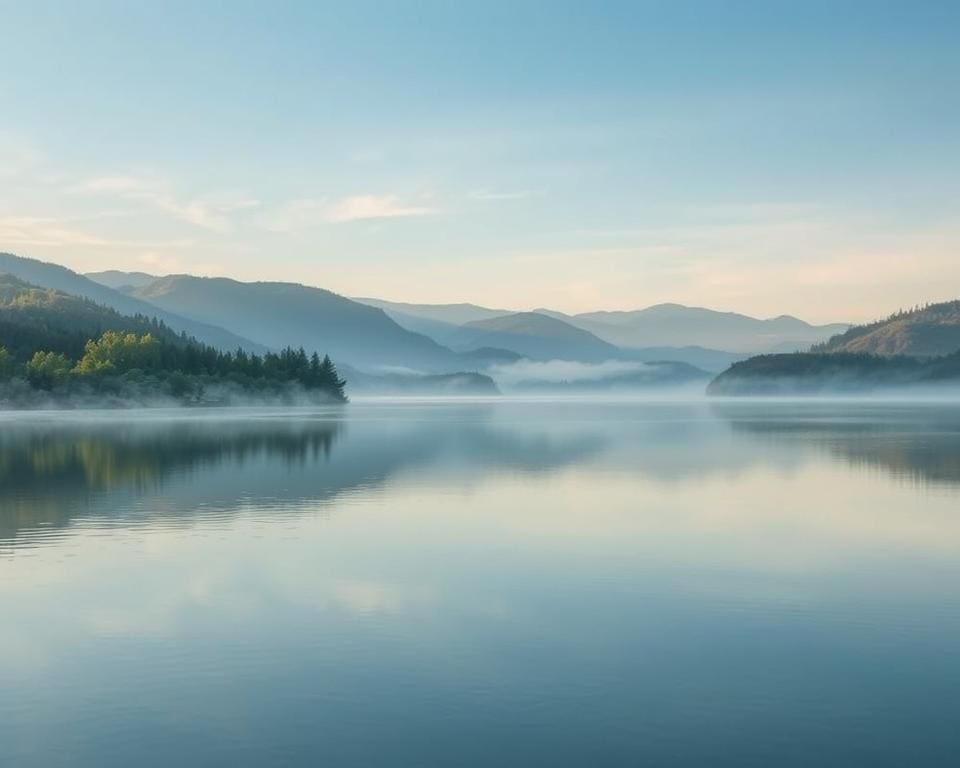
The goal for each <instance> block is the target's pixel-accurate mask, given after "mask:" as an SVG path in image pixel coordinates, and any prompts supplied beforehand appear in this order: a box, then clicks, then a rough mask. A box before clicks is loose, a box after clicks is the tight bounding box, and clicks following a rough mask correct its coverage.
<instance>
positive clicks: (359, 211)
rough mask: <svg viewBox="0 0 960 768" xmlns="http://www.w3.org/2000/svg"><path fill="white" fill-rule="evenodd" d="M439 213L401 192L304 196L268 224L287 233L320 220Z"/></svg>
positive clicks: (393, 217) (271, 218) (276, 230)
mask: <svg viewBox="0 0 960 768" xmlns="http://www.w3.org/2000/svg"><path fill="white" fill-rule="evenodd" d="M436 212H437V210H436V208H433V207H431V206H428V205H425V204H423V203H419V202H417V203H415V202H407V201H404V200H402V199H401V198H400V197H399V196H397V195H354V196H351V197H344V198H341V199H339V200H331V199H329V198H326V197H320V198H302V199H300V200H293V201H291V202H289V203H287V204H286V205H284V206H282V207H281V208H280V209H279V210H278V211H276V212H275V213H274V214H273V215H271V216H269V217H267V219H266V221H265V227H266V228H267V229H269V230H271V231H274V232H287V231H290V230H294V229H299V228H302V227H309V226H313V225H316V224H318V223H327V224H342V223H345V222H351V221H364V220H369V219H399V218H409V217H415V216H429V215H431V214H434V213H436Z"/></svg>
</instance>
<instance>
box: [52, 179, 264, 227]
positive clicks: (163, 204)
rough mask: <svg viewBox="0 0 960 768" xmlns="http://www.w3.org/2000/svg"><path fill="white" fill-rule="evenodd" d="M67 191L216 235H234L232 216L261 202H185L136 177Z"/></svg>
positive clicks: (228, 198)
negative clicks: (108, 198)
mask: <svg viewBox="0 0 960 768" xmlns="http://www.w3.org/2000/svg"><path fill="white" fill-rule="evenodd" d="M67 191H68V192H72V193H77V194H93V195H112V196H115V197H119V198H121V199H124V200H137V201H142V202H145V203H147V204H149V205H152V206H153V207H155V208H157V209H158V210H160V211H163V212H165V213H168V214H170V215H171V216H173V217H175V218H177V219H181V220H182V221H186V222H189V223H190V224H194V225H196V226H198V227H202V228H203V229H209V230H211V231H213V232H228V231H230V230H231V229H232V224H233V222H232V221H231V215H232V214H234V213H236V212H238V211H243V210H248V209H251V208H256V207H258V206H259V205H260V201H259V200H256V199H253V198H251V197H249V196H245V195H239V194H236V193H221V194H219V195H211V196H206V197H201V198H196V199H192V200H186V201H183V200H180V199H178V197H177V196H176V195H174V194H173V193H171V192H170V191H169V189H167V187H166V186H165V185H164V184H162V183H160V182H156V181H152V180H149V179H143V178H139V177H135V176H100V177H96V178H93V179H88V180H86V181H84V182H81V183H79V184H75V185H73V186H71V187H70V188H68V190H67Z"/></svg>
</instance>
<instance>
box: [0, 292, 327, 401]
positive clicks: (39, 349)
mask: <svg viewBox="0 0 960 768" xmlns="http://www.w3.org/2000/svg"><path fill="white" fill-rule="evenodd" d="M19 369H22V370H23V371H24V372H25V373H26V379H27V383H28V384H29V387H27V386H26V383H25V384H24V385H23V387H24V388H25V389H24V390H23V391H21V390H20V389H17V388H13V389H11V387H10V386H5V388H4V391H3V392H0V399H6V400H7V402H8V403H9V402H12V401H16V402H19V403H22V402H27V403H29V397H28V396H29V392H30V390H31V388H32V389H33V390H37V389H41V390H45V391H47V392H50V393H51V394H52V395H53V396H56V397H62V398H63V399H66V400H69V399H70V398H71V397H73V396H80V397H82V398H84V399H85V401H92V403H93V404H95V403H96V402H98V401H99V400H112V401H115V402H123V401H125V400H131V399H132V400H134V401H149V400H151V399H155V398H156V397H157V396H158V395H159V396H162V397H171V398H174V399H176V400H179V401H181V402H217V398H218V397H219V398H221V401H223V400H228V401H229V400H230V398H235V399H236V398H239V397H243V396H254V397H260V396H263V397H269V398H271V399H277V398H279V399H282V400H287V401H294V400H295V399H296V398H298V397H299V396H301V395H303V394H304V393H306V394H308V395H313V396H320V397H321V398H326V399H330V400H334V401H341V402H342V401H344V400H346V397H345V395H344V391H343V388H344V385H345V383H346V382H344V381H343V380H341V379H340V377H339V375H338V373H337V369H336V366H335V365H334V364H333V362H332V361H331V360H330V358H329V357H324V358H323V359H321V358H320V356H319V355H318V354H316V353H314V354H313V355H312V356H311V357H308V356H307V354H306V352H305V351H304V350H303V349H302V348H301V349H293V348H291V347H287V348H286V349H284V350H282V351H281V352H279V353H273V352H269V353H267V354H265V355H263V356H259V355H254V354H248V353H247V352H245V351H243V350H242V349H238V350H237V351H236V352H235V353H229V352H226V353H225V352H221V351H220V350H217V349H215V348H213V347H208V346H206V345H204V344H201V343H199V342H197V341H196V340H195V339H192V338H190V337H188V336H187V335H186V334H184V333H181V334H179V335H178V334H176V333H174V332H173V331H171V330H170V329H169V328H167V327H166V326H165V325H164V324H163V323H162V322H158V321H157V320H156V319H149V318H146V317H143V316H135V317H127V316H124V315H120V314H118V313H117V312H114V311H113V310H110V309H107V308H105V307H101V306H98V305H97V304H94V303H93V302H90V301H87V300H85V299H79V298H76V297H74V296H68V295H66V294H63V293H60V292H58V291H53V290H47V289H42V288H37V287H35V286H32V285H29V284H28V283H24V282H22V281H20V280H17V279H16V278H14V277H11V276H9V275H0V381H9V380H11V379H12V378H15V377H16V375H17V371H18V370H19ZM71 374H73V375H71ZM24 392H25V393H26V395H24ZM14 393H17V394H14Z"/></svg>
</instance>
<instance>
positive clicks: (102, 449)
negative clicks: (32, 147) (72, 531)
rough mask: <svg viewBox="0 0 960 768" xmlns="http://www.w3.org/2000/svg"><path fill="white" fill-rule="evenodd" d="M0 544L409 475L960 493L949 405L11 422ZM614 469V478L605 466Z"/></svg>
mask: <svg viewBox="0 0 960 768" xmlns="http://www.w3.org/2000/svg"><path fill="white" fill-rule="evenodd" d="M0 427H2V428H0V541H2V540H6V541H8V542H9V541H16V542H17V543H18V544H23V543H24V542H28V541H39V540H40V538H43V537H45V536H51V535H57V532H58V531H63V530H64V529H65V528H68V527H70V526H71V525H74V524H75V523H77V522H79V521H84V522H89V523H92V524H94V525H112V524H120V525H133V524H140V523H151V524H152V523H163V524H169V525H187V524H190V523H191V522H192V521H196V520H198V519H200V518H202V517H211V516H215V515H234V514H238V513H239V512H241V511H243V510H244V509H251V508H256V509H257V510H260V511H266V512H267V513H268V514H271V515H280V514H284V513H298V512H300V511H302V510H304V509H316V508H317V507H318V505H324V504H326V503H328V502H330V501H332V500H334V499H336V498H338V497H339V496H341V495H342V494H345V493H350V492H352V491H354V490H364V491H369V490H370V489H379V488H383V487H386V486H388V485H390V484H394V483H401V484H402V483H413V484H423V485H425V486H426V485H429V486H431V487H438V486H446V487H456V488H458V489H469V488H470V487H472V486H474V485H476V484H478V483H482V482H487V481H489V480H490V478H491V476H493V475H497V474H510V475H513V476H523V475H534V476H535V475H542V474H547V473H554V472H559V471H562V470H564V469H566V468H574V469H576V470H577V471H578V472H583V473H584V477H583V479H582V482H583V483H585V484H587V485H589V483H591V482H592V480H591V479H590V478H591V477H601V475H602V473H619V474H621V475H624V476H629V477H632V478H635V479H636V480H637V481H641V480H642V481H644V482H653V483H660V484H682V483H685V482H689V481H699V480H702V479H703V478H706V477H708V476H710V475H718V476H727V477H733V476H737V475H739V474H740V473H743V472H745V471H748V470H750V469H753V468H757V467H760V468H766V469H767V470H774V471H790V470H792V468H794V467H796V466H798V465H799V464H800V463H803V462H809V461H824V460H826V461H829V462H830V463H836V462H837V461H841V462H843V463H844V464H845V465H847V466H865V467H869V468H873V469H877V470H880V471H883V472H884V473H887V474H890V475H892V476H895V477H899V478H904V479H907V480H910V481H915V482H929V483H946V484H952V485H953V484H956V485H960V414H958V413H956V412H955V411H954V410H953V409H950V408H943V409H937V408H932V407H930V408H916V407H912V408H903V409H896V408H889V407H884V408H879V407H869V406H864V405H858V406H851V405H847V404H842V405H840V404H818V405H803V406H789V405H784V404H777V405H769V406H765V405H760V404H745V403H737V404H728V403H717V404H713V405H706V404H703V403H699V404H684V405H664V404H650V403H619V404H618V403H589V402H580V403H576V402H573V403H561V404H552V405H551V404H543V403H537V404H532V405H531V404H523V403H510V402H505V403H499V404H490V403H483V404H462V403H461V404H436V403H434V404H428V405H421V406H418V405H415V404H403V405H393V406H382V407H381V406H374V405H364V406H352V407H351V408H349V409H347V410H346V411H331V412H327V413H323V412H319V413H311V412H292V413H291V412H288V413H284V414H275V413H273V414H263V413H258V412H256V411H250V412H242V411H238V412H234V413H232V414H230V415H223V416H211V415H209V414H207V415H204V416H202V417H199V418H198V417H196V416H189V417H185V416H183V415H182V414H181V415H176V416H173V417H169V418H167V417H164V418H143V417H134V418H122V417H119V416H116V415H113V416H109V417H107V418H106V420H104V419H100V420H87V421H85V420H83V419H82V418H73V419H71V418H70V417H64V418H63V419H59V418H58V419H56V420H55V419H51V418H46V419H43V420H40V421H37V420H35V419H31V418H29V417H23V418H17V417H14V418H8V419H6V420H5V421H4V423H3V424H2V425H0ZM598 473H599V474H598Z"/></svg>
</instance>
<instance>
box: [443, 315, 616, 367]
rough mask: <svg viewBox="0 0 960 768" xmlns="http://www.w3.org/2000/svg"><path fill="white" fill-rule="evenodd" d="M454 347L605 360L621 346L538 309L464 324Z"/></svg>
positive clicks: (535, 357)
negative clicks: (493, 348) (486, 348)
mask: <svg viewBox="0 0 960 768" xmlns="http://www.w3.org/2000/svg"><path fill="white" fill-rule="evenodd" d="M455 346H460V347H464V348H475V347H503V348H506V349H511V350H513V351H515V352H518V353H520V354H521V355H524V356H525V357H528V358H530V359H531V360H576V361H582V362H603V361H605V360H611V359H615V358H617V357H619V355H620V349H618V348H617V347H616V346H614V345H613V344H608V343H607V342H605V341H603V340H602V339H598V338H597V337H596V336H594V335H593V334H592V333H590V332H589V331H585V330H583V329H582V328H577V327H575V326H573V325H570V324H569V323H566V322H564V321H562V320H558V319H556V318H553V317H549V316H548V315H541V314H538V313H536V312H518V313H515V314H512V315H501V316H498V317H492V318H489V319H487V320H475V321H473V322H470V323H466V324H464V325H463V326H461V329H460V332H459V335H458V338H457V341H456V344H455Z"/></svg>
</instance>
